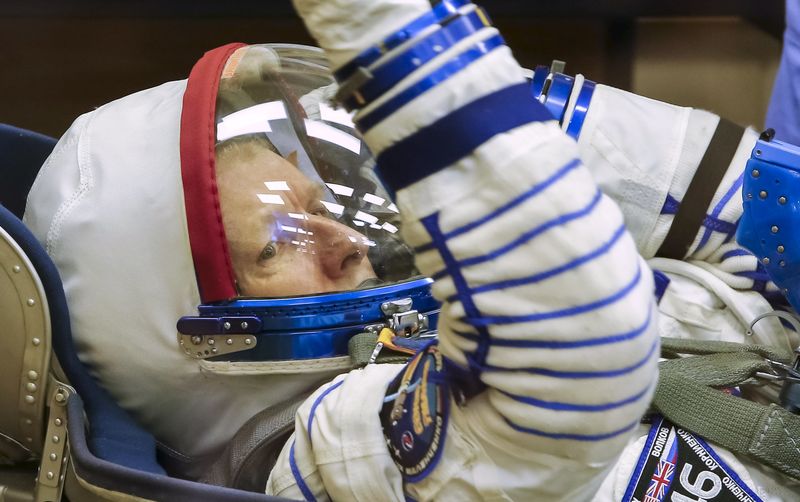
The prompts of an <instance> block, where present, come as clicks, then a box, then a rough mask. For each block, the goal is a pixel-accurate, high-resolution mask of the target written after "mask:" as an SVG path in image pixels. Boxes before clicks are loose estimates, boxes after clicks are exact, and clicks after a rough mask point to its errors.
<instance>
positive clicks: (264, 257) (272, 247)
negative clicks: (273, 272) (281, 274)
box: [258, 242, 278, 263]
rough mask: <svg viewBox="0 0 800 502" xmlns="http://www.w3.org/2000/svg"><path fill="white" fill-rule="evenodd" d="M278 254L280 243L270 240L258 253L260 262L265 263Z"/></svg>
mask: <svg viewBox="0 0 800 502" xmlns="http://www.w3.org/2000/svg"><path fill="white" fill-rule="evenodd" d="M277 254H278V245H277V243H276V242H268V243H267V245H266V246H264V249H262V250H261V253H259V255H258V262H259V263H263V262H266V261H268V260H269V259H271V258H274V257H275V256H276V255H277Z"/></svg>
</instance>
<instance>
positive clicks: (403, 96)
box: [355, 35, 505, 134]
mask: <svg viewBox="0 0 800 502" xmlns="http://www.w3.org/2000/svg"><path fill="white" fill-rule="evenodd" d="M498 47H505V41H504V40H503V37H501V36H500V35H495V36H493V37H490V38H488V39H486V40H482V41H480V42H478V43H476V44H475V45H474V46H473V47H472V48H470V49H467V50H465V51H464V52H462V53H460V54H458V55H457V56H455V57H453V58H452V59H450V60H449V61H448V62H446V63H445V64H443V65H442V66H440V67H439V68H437V69H436V70H434V71H433V72H432V73H431V74H430V75H428V76H427V77H425V78H423V79H422V80H420V81H418V82H415V83H414V84H413V85H411V87H409V88H407V89H405V90H404V91H402V92H400V93H398V94H397V95H396V96H394V97H393V98H391V99H389V100H388V101H386V102H385V103H384V104H382V105H381V106H379V107H378V108H376V109H374V110H373V111H371V112H370V113H369V114H368V115H365V116H364V117H356V119H355V122H356V125H357V126H358V129H359V131H361V133H362V134H363V133H366V132H367V131H368V130H370V129H372V128H373V127H375V125H376V124H378V123H379V122H380V121H382V120H384V119H385V118H386V117H388V116H389V115H391V114H393V113H394V112H396V111H397V110H399V109H400V108H402V107H403V106H405V105H407V104H408V103H410V102H411V101H413V100H414V99H415V98H417V97H418V96H420V95H421V94H423V93H425V92H426V91H429V90H430V89H432V88H433V87H436V86H437V85H439V84H441V83H442V82H444V81H445V80H447V79H449V78H450V77H452V76H454V75H456V74H458V73H459V72H460V71H461V70H463V69H464V68H466V67H468V66H469V65H471V64H472V63H474V62H476V61H477V60H478V59H480V58H482V57H483V56H485V55H486V54H489V53H490V52H492V51H493V50H495V49H497V48H498Z"/></svg>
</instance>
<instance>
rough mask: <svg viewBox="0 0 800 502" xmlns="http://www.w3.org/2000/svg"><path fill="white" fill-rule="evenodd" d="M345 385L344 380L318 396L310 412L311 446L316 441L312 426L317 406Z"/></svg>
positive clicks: (308, 429) (309, 435)
mask: <svg viewBox="0 0 800 502" xmlns="http://www.w3.org/2000/svg"><path fill="white" fill-rule="evenodd" d="M343 383H344V380H339V381H338V382H336V383H335V384H333V385H331V386H330V387H328V388H327V389H325V391H324V392H323V393H322V394H320V395H319V396H317V398H316V399H315V400H314V404H312V405H311V410H310V411H309V412H308V427H307V428H306V430H307V431H308V442H309V444H311V445H313V444H314V439H313V438H312V437H311V426H312V425H313V424H314V415H315V414H316V412H317V406H319V405H320V403H322V400H323V399H325V396H327V395H328V394H330V393H331V392H333V391H334V390H336V389H338V388H339V387H341V385H342V384H343Z"/></svg>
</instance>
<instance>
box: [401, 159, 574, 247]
mask: <svg viewBox="0 0 800 502" xmlns="http://www.w3.org/2000/svg"><path fill="white" fill-rule="evenodd" d="M579 166H581V161H580V159H573V160H571V161H569V162H567V163H566V164H565V165H564V167H561V168H560V169H559V170H558V171H556V172H555V173H553V175H552V176H550V177H549V178H547V179H546V180H544V181H542V182H541V183H538V184H536V185H534V186H532V187H531V188H529V189H528V190H526V191H525V192H524V193H522V194H521V195H519V196H517V197H515V198H514V199H512V200H511V201H510V202H508V203H506V204H503V205H502V206H500V207H498V208H497V209H495V210H494V211H492V212H490V213H489V214H487V215H486V216H483V217H481V218H478V219H477V220H474V221H472V222H470V223H467V224H466V225H463V226H460V227H458V228H456V229H455V230H451V231H449V232H447V233H445V234H444V239H445V240H450V239H452V238H453V237H457V236H459V235H461V234H463V233H466V232H469V231H470V230H472V229H474V228H477V227H479V226H481V225H483V224H484V223H488V222H490V221H492V220H493V219H495V218H497V217H498V216H500V215H502V214H504V213H506V212H507V211H509V210H511V209H514V208H515V207H517V206H519V205H520V204H522V203H523V202H525V201H526V200H528V199H530V198H531V197H533V196H535V195H537V194H539V193H540V192H541V191H542V190H544V189H545V188H547V187H549V186H550V185H552V184H553V183H555V182H556V181H558V180H560V179H561V178H563V177H564V176H566V175H567V174H568V173H569V172H570V171H573V170H574V169H576V168H577V167H579ZM431 249H433V243H428V244H424V245H422V246H419V247H416V248H414V252H415V253H422V252H424V251H429V250H431Z"/></svg>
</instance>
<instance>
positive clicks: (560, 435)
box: [503, 417, 639, 441]
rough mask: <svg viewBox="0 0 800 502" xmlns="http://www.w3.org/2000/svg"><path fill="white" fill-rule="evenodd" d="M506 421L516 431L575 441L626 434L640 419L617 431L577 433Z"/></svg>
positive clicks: (602, 439) (597, 439) (603, 439)
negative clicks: (545, 429) (548, 430)
mask: <svg viewBox="0 0 800 502" xmlns="http://www.w3.org/2000/svg"><path fill="white" fill-rule="evenodd" d="M503 418H504V419H505V421H506V423H507V424H508V425H509V426H510V427H511V428H512V429H514V430H515V431H518V432H524V433H526V434H533V435H535V436H542V437H546V438H550V439H572V440H575V441H605V440H606V439H610V438H613V437H616V436H619V435H622V434H626V433H628V432H630V431H631V430H632V429H633V428H634V427H637V426H638V425H639V420H635V421H633V422H631V423H629V424H628V425H626V426H624V427H622V428H621V429H617V430H615V431H611V432H606V433H603V434H575V433H569V432H545V431H543V430H540V429H534V428H532V427H523V426H521V425H517V424H515V423H514V422H512V421H511V420H509V419H508V418H505V417H503Z"/></svg>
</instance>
